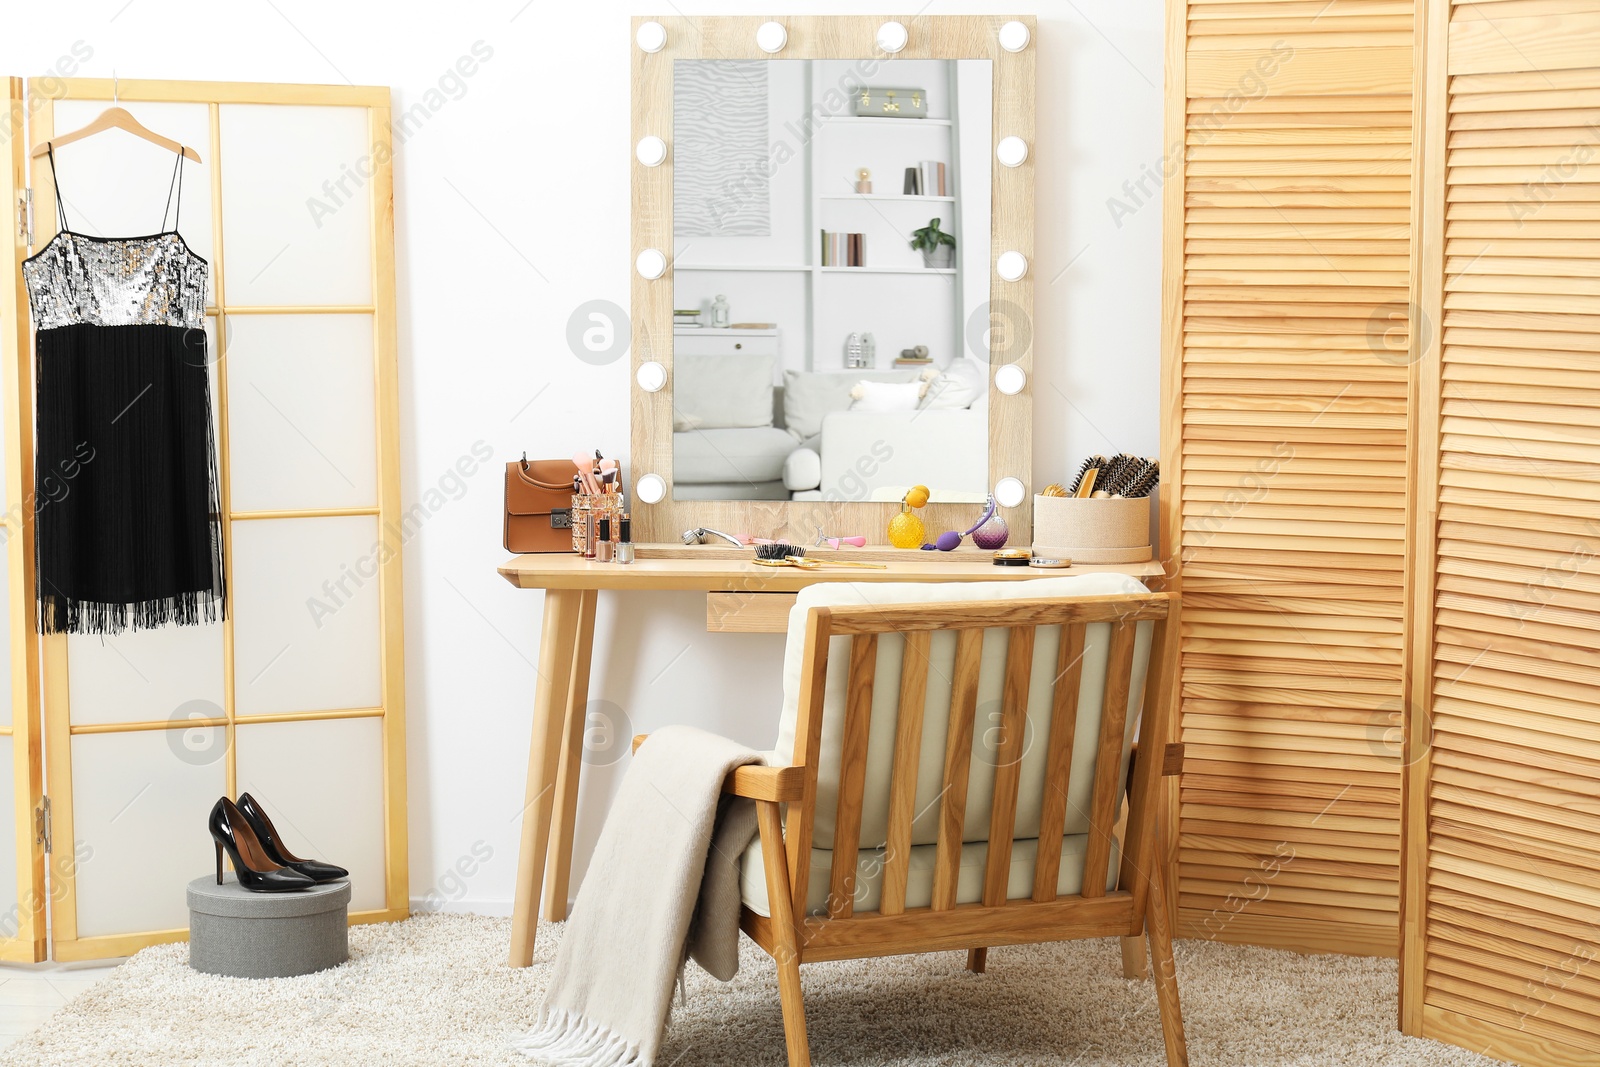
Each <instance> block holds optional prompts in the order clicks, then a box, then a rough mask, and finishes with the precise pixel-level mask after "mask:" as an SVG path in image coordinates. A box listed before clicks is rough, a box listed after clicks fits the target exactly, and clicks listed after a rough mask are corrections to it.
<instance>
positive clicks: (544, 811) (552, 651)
mask: <svg viewBox="0 0 1600 1067" xmlns="http://www.w3.org/2000/svg"><path fill="white" fill-rule="evenodd" d="M582 606H583V591H582V590H579V589H547V590H545V594H544V629H543V631H542V633H541V634H540V637H539V678H538V681H537V683H536V684H535V687H534V699H533V738H532V741H531V742H530V744H529V746H528V784H527V788H526V791H525V792H524V794H523V795H524V801H523V805H522V841H521V844H520V846H519V848H518V851H517V886H516V901H515V903H514V904H513V905H512V909H511V958H510V963H511V966H513V967H526V966H528V965H529V964H530V963H532V962H533V943H534V940H535V939H536V938H537V937H538V935H539V923H538V906H539V887H540V884H541V883H542V882H543V881H544V858H545V848H546V846H547V845H548V843H549V837H550V815H551V811H552V808H553V805H554V800H555V796H554V794H555V788H556V771H557V766H558V760H559V757H560V755H561V735H562V730H563V728H564V727H565V725H566V714H565V712H566V706H565V705H566V699H567V695H568V691H569V690H568V687H569V685H570V684H571V678H572V658H573V652H574V651H575V650H576V648H577V644H578V622H579V617H580V615H581V614H582V611H581V609H582Z"/></svg>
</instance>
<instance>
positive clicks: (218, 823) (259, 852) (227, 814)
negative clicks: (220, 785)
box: [208, 797, 317, 893]
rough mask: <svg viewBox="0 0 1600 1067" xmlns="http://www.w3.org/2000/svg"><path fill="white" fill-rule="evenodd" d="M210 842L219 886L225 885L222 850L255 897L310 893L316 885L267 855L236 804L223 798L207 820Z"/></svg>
mask: <svg viewBox="0 0 1600 1067" xmlns="http://www.w3.org/2000/svg"><path fill="white" fill-rule="evenodd" d="M208 825H209V827H210V830H211V839H212V841H213V842H215V843H216V846H217V884H218V885H221V884H222V850H223V849H227V850H228V855H229V857H230V858H232V860H233V870H234V874H235V875H236V876H237V877H238V879H239V885H240V887H241V888H243V889H249V890H251V891H253V892H256V893H286V892H290V891H292V890H296V889H310V888H311V887H312V886H314V885H316V884H317V883H316V881H315V880H313V879H312V878H310V877H308V876H306V875H304V874H302V873H301V872H299V871H297V870H294V869H293V868H291V867H288V866H287V865H285V864H282V863H279V862H277V861H276V860H274V859H273V858H272V857H271V856H270V855H268V853H267V850H266V848H265V847H263V845H262V843H261V840H260V838H258V837H257V836H256V832H255V831H254V830H253V829H251V828H250V822H249V820H247V819H246V818H245V817H244V816H243V815H242V814H240V812H239V809H238V808H236V807H234V805H233V801H231V800H229V799H228V798H227V797H222V798H220V799H219V800H218V801H217V803H216V804H215V805H214V806H213V807H212V809H211V818H210V819H209V820H208Z"/></svg>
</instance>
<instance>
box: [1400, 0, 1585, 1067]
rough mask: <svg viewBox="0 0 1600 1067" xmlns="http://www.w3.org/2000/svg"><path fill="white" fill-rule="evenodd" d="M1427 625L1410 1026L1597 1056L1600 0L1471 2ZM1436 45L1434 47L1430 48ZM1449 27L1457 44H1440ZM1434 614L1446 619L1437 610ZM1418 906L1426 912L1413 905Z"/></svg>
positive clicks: (1452, 117) (1461, 43)
mask: <svg viewBox="0 0 1600 1067" xmlns="http://www.w3.org/2000/svg"><path fill="white" fill-rule="evenodd" d="M1446 15H1448V19H1449V28H1448V60H1447V62H1448V66H1447V68H1444V69H1443V71H1442V72H1441V76H1440V82H1441V84H1440V85H1439V86H1438V87H1437V90H1435V89H1434V88H1432V87H1430V89H1429V92H1430V93H1432V92H1434V91H1437V92H1438V93H1439V95H1440V97H1441V100H1442V104H1441V106H1440V107H1439V109H1438V114H1439V119H1440V121H1441V123H1442V125H1443V127H1444V128H1443V129H1442V130H1441V131H1440V132H1439V134H1438V136H1437V138H1436V140H1437V142H1438V144H1439V151H1438V157H1439V158H1438V160H1437V163H1436V164H1432V165H1430V166H1429V168H1428V172H1429V176H1430V179H1434V178H1436V179H1437V180H1438V181H1439V183H1440V184H1441V185H1442V196H1441V197H1439V198H1438V200H1437V203H1435V204H1434V205H1432V209H1431V216H1428V217H1425V219H1424V226H1426V227H1427V228H1429V229H1430V230H1432V229H1434V228H1435V227H1437V228H1438V232H1439V235H1440V236H1439V241H1440V243H1441V247H1439V248H1438V249H1437V251H1436V252H1435V253H1434V254H1433V256H1432V262H1431V264H1425V270H1429V271H1431V275H1432V276H1431V285H1430V286H1429V288H1428V290H1427V292H1428V295H1427V297H1426V298H1425V303H1424V307H1425V308H1426V309H1427V310H1428V312H1429V313H1430V315H1431V316H1432V317H1433V319H1434V321H1436V322H1438V323H1439V326H1440V329H1441V331H1442V332H1441V336H1440V342H1441V344H1440V353H1439V362H1438V366H1437V369H1436V370H1435V371H1433V372H1432V373H1433V377H1432V378H1431V379H1430V380H1429V381H1428V383H1427V387H1428V388H1427V396H1426V397H1425V399H1424V401H1423V403H1424V405H1432V406H1434V413H1433V414H1431V415H1430V417H1429V420H1428V423H1429V434H1428V437H1427V440H1426V442H1425V443H1426V444H1427V446H1428V447H1429V449H1430V450H1431V455H1430V457H1429V461H1428V462H1427V463H1426V465H1425V470H1426V474H1425V478H1424V484H1423V490H1422V491H1423V494H1424V496H1425V498H1426V499H1427V500H1428V502H1429V504H1430V505H1431V507H1430V510H1432V509H1434V508H1436V520H1437V521H1436V524H1434V525H1433V526H1430V527H1426V528H1424V529H1423V530H1422V531H1421V534H1422V536H1424V537H1429V538H1431V553H1430V559H1429V564H1430V567H1429V570H1430V575H1431V583H1430V584H1431V586H1432V590H1431V596H1430V597H1429V599H1428V600H1427V601H1426V602H1425V603H1424V611H1423V612H1422V613H1421V614H1420V615H1419V619H1418V625H1419V626H1420V627H1423V628H1424V632H1423V635H1422V636H1423V640H1422V642H1420V643H1419V644H1418V645H1417V646H1414V647H1419V648H1423V647H1428V639H1429V638H1431V643H1432V650H1433V662H1432V664H1431V665H1430V667H1429V669H1427V670H1423V669H1422V668H1421V667H1420V666H1419V672H1420V674H1419V679H1418V684H1419V685H1421V686H1424V687H1426V689H1425V692H1423V693H1421V694H1420V696H1419V701H1418V703H1419V704H1420V705H1422V708H1421V710H1419V712H1417V713H1416V715H1417V721H1416V722H1415V723H1414V725H1413V729H1414V732H1415V733H1416V735H1417V736H1418V737H1419V738H1422V739H1424V740H1427V741H1429V742H1431V745H1429V746H1428V747H1427V748H1426V755H1425V766H1424V767H1423V768H1422V770H1423V771H1425V773H1419V774H1417V775H1415V776H1414V777H1413V778H1412V789H1413V791H1418V792H1420V793H1421V795H1422V796H1421V799H1420V800H1419V801H1416V802H1414V803H1413V804H1412V806H1411V810H1412V812H1413V813H1414V815H1415V817H1416V822H1417V824H1419V829H1421V828H1423V827H1425V834H1424V835H1423V836H1422V837H1421V838H1420V839H1419V841H1418V842H1417V844H1416V846H1415V848H1413V849H1412V850H1411V852H1410V859H1411V866H1413V867H1415V868H1418V869H1416V870H1414V871H1413V875H1412V878H1411V879H1410V881H1409V882H1408V884H1409V885H1410V886H1412V887H1413V891H1414V892H1415V894H1416V895H1417V896H1419V897H1420V901H1419V907H1418V908H1416V909H1415V910H1416V911H1417V912H1418V914H1417V916H1416V920H1415V921H1416V923H1417V926H1418V929H1417V932H1416V939H1415V941H1414V942H1410V943H1408V945H1407V948H1406V968H1405V974H1406V976H1407V981H1406V988H1405V990H1404V995H1403V1004H1404V1017H1405V1019H1406V1022H1407V1028H1408V1030H1410V1031H1411V1032H1420V1033H1423V1034H1426V1035H1429V1036H1434V1037H1439V1038H1443V1039H1445V1040H1450V1041H1455V1042H1456V1043H1459V1044H1463V1045H1468V1046H1469V1047H1473V1048H1484V1047H1489V1048H1490V1049H1491V1053H1492V1054H1493V1055H1495V1056H1499V1057H1502V1058H1507V1059H1512V1060H1515V1061H1517V1062H1521V1063H1526V1064H1532V1065H1538V1067H1567V1065H1576V1064H1590V1065H1592V1064H1595V1063H1597V1062H1600V651H1597V649H1600V10H1597V9H1596V6H1595V5H1594V4H1593V3H1592V2H1589V0H1511V2H1505V3H1492V4H1476V5H1456V6H1454V7H1453V8H1452V9H1449V10H1448V12H1445V11H1441V12H1440V13H1439V14H1438V16H1437V18H1438V20H1439V22H1440V23H1442V22H1443V20H1444V18H1445V17H1446ZM1433 46H1434V43H1433V42H1430V47H1433ZM1439 47H1441V48H1442V47H1444V45H1443V43H1442V42H1440V44H1439ZM1427 608H1431V614H1429V613H1428V612H1427V610H1426V609H1427ZM1408 910H1411V909H1409V908H1408Z"/></svg>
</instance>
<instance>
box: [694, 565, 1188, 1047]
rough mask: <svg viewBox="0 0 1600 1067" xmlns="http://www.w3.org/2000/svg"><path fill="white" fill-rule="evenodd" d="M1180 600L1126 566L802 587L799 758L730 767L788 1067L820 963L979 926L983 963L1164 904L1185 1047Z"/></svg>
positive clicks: (921, 946) (789, 699) (788, 696)
mask: <svg viewBox="0 0 1600 1067" xmlns="http://www.w3.org/2000/svg"><path fill="white" fill-rule="evenodd" d="M934 596H942V597H944V598H946V599H944V600H942V601H939V602H928V601H929V600H930V598H931V597H934ZM1176 603H1177V602H1176V599H1175V598H1171V597H1168V596H1167V595H1164V594H1159V593H1150V592H1147V591H1144V590H1143V587H1142V586H1139V585H1138V584H1137V583H1135V582H1133V581H1132V580H1131V579H1126V578H1122V577H1121V576H1110V575H1093V576H1088V577H1075V578H1052V579H1041V580H1038V581H1031V582H1016V583H981V584H979V585H969V586H948V585H947V586H931V587H930V586H928V585H889V584H866V583H861V584H855V583H851V584H837V585H836V584H831V583H830V584H827V585H817V586H812V587H810V588H809V589H807V590H806V591H805V592H803V593H802V594H801V599H800V601H799V602H798V604H797V606H796V608H795V610H794V614H793V615H792V616H791V624H790V631H789V648H788V664H787V667H786V672H785V673H786V678H785V709H784V717H783V725H782V727H781V729H780V741H779V747H778V758H781V757H782V756H783V754H784V753H785V752H787V751H789V744H790V742H791V740H792V753H793V756H792V761H791V762H792V765H791V766H788V767H745V768H741V769H739V770H738V771H736V772H735V773H734V774H732V775H730V776H729V779H728V782H727V784H726V785H725V787H724V788H725V791H727V792H732V793H736V794H738V795H740V796H746V797H749V798H751V799H753V800H754V801H755V802H756V807H757V812H758V815H759V827H760V836H759V839H758V841H757V843H756V844H753V845H752V846H751V849H750V850H749V852H747V853H746V855H745V857H744V864H745V871H744V874H745V877H744V892H743V895H744V903H745V907H744V909H743V920H742V926H743V929H744V931H745V932H746V933H747V934H748V935H749V936H750V937H751V938H752V939H754V940H755V942H756V943H757V944H759V945H760V946H761V947H762V948H763V949H765V950H766V951H767V952H768V953H769V954H770V955H771V956H772V957H773V959H774V960H775V961H776V962H777V966H778V977H779V990H780V996H781V1000H782V1006H783V1018H784V1028H785V1033H786V1038H787V1044H788V1055H789V1063H790V1065H791V1067H801V1065H807V1064H809V1063H810V1062H811V1060H810V1050H809V1047H808V1045H807V1041H806V1023H805V1007H804V1003H803V1001H802V998H801V990H800V965H801V964H804V963H810V962H814V961H820V960H839V959H856V958H862V957H870V956H887V955H896V954H902V953H915V952H931V951H937V950H949V949H962V948H964V949H967V950H968V957H967V966H968V968H969V969H970V970H973V971H976V972H982V971H983V970H984V967H985V962H986V959H985V957H986V951H987V949H988V948H989V947H992V946H1002V945H1013V944H1028V943H1034V942H1047V941H1064V940H1072V939H1078V938H1100V937H1109V936H1114V935H1121V936H1124V937H1136V936H1138V935H1140V934H1142V933H1144V932H1145V931H1146V927H1147V924H1148V932H1149V938H1150V947H1151V955H1152V958H1153V962H1154V964H1155V966H1154V973H1155V981H1156V988H1157V993H1158V998H1159V1002H1160V1013H1161V1025H1162V1032H1163V1036H1164V1038H1165V1041H1166V1051H1167V1060H1168V1063H1169V1064H1170V1065H1180V1064H1186V1063H1187V1055H1186V1052H1185V1046H1184V1038H1183V1022H1182V1018H1181V1016H1180V1013H1179V1006H1178V991H1177V983H1176V978H1175V975H1174V971H1173V964H1172V936H1171V929H1170V926H1169V921H1168V912H1167V899H1166V890H1165V887H1164V885H1163V879H1162V865H1161V862H1160V857H1159V855H1158V854H1157V853H1158V849H1157V848H1156V841H1155V817H1156V810H1157V807H1158V806H1159V804H1160V803H1161V799H1162V790H1161V779H1162V776H1163V774H1164V773H1175V772H1176V767H1177V765H1178V764H1180V763H1181V750H1180V749H1178V747H1177V746H1167V745H1165V740H1166V738H1167V736H1168V730H1169V707H1168V701H1167V699H1166V696H1167V692H1166V690H1167V684H1166V681H1167V679H1168V678H1170V677H1171V675H1170V661H1171V658H1172V655H1173V651H1174V638H1175V636H1176V626H1175V625H1169V618H1168V616H1169V611H1171V610H1175V607H1176ZM1141 715H1142V725H1141V722H1140V720H1141ZM1136 731H1138V732H1140V733H1141V735H1142V737H1143V738H1144V739H1145V745H1144V748H1145V750H1146V754H1145V757H1144V758H1137V759H1135V758H1134V751H1133V749H1134V746H1133V744H1132V741H1133V737H1134V734H1135V732H1136ZM975 735H976V736H977V738H978V743H977V744H976V745H975V743H974V739H975ZM975 754H976V758H975ZM1130 764H1131V773H1130ZM1124 799H1126V800H1127V802H1128V803H1127V805H1126V810H1124V805H1123V801H1124ZM824 887H825V892H824ZM869 907H870V908H871V909H872V910H867V909H868V908H869Z"/></svg>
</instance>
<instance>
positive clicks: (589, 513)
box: [572, 493, 622, 558]
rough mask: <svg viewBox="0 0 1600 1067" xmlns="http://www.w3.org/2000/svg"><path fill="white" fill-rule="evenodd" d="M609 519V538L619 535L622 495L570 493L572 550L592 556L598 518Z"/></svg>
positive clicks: (613, 539) (598, 532)
mask: <svg viewBox="0 0 1600 1067" xmlns="http://www.w3.org/2000/svg"><path fill="white" fill-rule="evenodd" d="M601 519H610V520H611V540H612V541H613V542H616V541H617V539H618V538H619V537H620V536H621V528H622V496H621V495H620V494H618V493H598V494H591V493H574V494H573V495H572V551H574V552H576V553H577V554H578V555H580V556H590V557H591V558H592V557H593V554H594V546H595V542H596V540H597V539H598V538H599V536H600V520H601Z"/></svg>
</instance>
